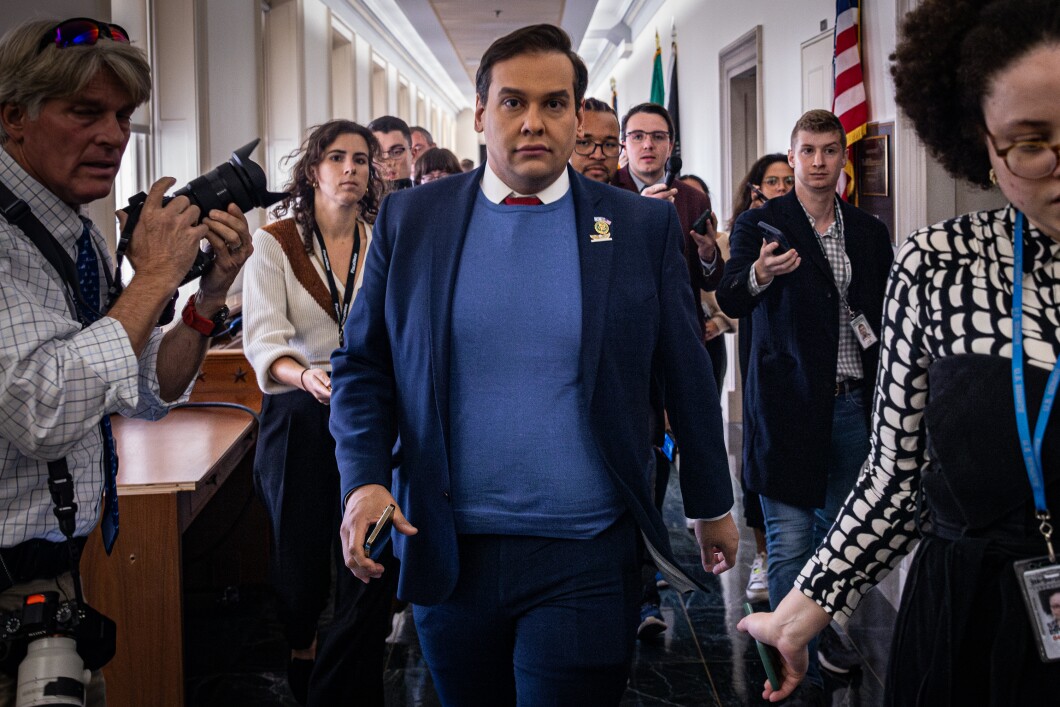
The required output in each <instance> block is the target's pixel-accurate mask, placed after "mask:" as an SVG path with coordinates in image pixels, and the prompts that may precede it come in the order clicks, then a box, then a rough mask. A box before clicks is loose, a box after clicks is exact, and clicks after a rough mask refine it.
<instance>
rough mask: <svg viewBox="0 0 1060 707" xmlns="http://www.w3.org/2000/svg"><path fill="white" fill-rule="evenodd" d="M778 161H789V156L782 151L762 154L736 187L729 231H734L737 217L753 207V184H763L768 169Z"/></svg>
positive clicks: (785, 162)
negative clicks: (751, 187) (751, 186)
mask: <svg viewBox="0 0 1060 707" xmlns="http://www.w3.org/2000/svg"><path fill="white" fill-rule="evenodd" d="M777 162H783V163H784V164H787V163H788V156H787V155H785V154H784V153H782V152H771V153H769V154H768V155H762V156H761V157H759V158H758V160H757V161H755V163H754V164H753V165H751V169H749V170H748V171H747V176H746V177H744V178H743V179H742V180H740V185H739V186H738V187H736V191H735V192H734V193H733V196H732V215H731V216H729V231H732V227H733V224H735V223H736V219H737V218H739V216H740V214H742V213H743V212H744V211H747V210H748V209H749V208H751V189H750V187H749V185H751V184H761V183H762V180H763V179H764V178H765V176H766V170H768V169H769V167H770V165H774V164H776V163H777Z"/></svg>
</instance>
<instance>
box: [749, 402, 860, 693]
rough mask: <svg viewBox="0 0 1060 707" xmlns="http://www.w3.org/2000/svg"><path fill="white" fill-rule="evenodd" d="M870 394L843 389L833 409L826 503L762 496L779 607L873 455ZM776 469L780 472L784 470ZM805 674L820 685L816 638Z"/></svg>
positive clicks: (772, 590) (773, 602) (773, 597)
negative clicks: (808, 503)
mask: <svg viewBox="0 0 1060 707" xmlns="http://www.w3.org/2000/svg"><path fill="white" fill-rule="evenodd" d="M871 399H872V396H871V395H870V394H869V393H868V392H866V391H865V389H858V390H854V391H851V392H849V393H843V394H840V395H839V396H838V397H837V398H836V400H835V411H834V412H833V414H832V445H831V448H830V449H829V454H828V459H827V460H826V462H825V463H827V465H828V486H827V489H826V493H825V504H824V508H803V507H801V506H792V505H789V504H787V503H784V502H782V501H778V500H777V499H775V498H767V497H766V496H762V497H761V498H762V513H763V514H764V515H765V521H766V550H767V552H768V553H769V605H770V607H772V608H773V609H776V608H777V605H778V604H779V603H780V601H781V599H783V598H784V597H785V596H786V595H787V593H788V592H789V591H791V588H792V586H793V585H794V584H795V580H796V579H797V578H798V576H799V572H800V571H801V570H802V568H803V565H805V564H806V563H807V562H808V561H809V559H810V556H811V555H813V552H814V550H815V549H817V546H818V545H820V544H821V541H822V540H824V536H825V535H826V534H827V533H828V529H829V528H831V527H832V523H833V522H834V521H835V519H836V516H838V515H839V509H840V508H841V507H842V506H843V502H844V501H845V500H846V498H847V495H848V494H849V493H850V489H852V488H853V487H854V482H856V481H857V479H858V472H859V471H860V470H861V466H862V464H864V463H865V459H866V458H867V457H868V455H869V429H868V425H867V424H866V419H867V418H866V415H865V407H866V406H867V405H869V404H870V402H871ZM783 471H784V470H783V469H778V470H777V473H783ZM809 651H810V667H809V670H808V671H807V677H808V678H809V680H810V681H811V682H814V683H816V684H818V685H820V684H821V672H820V668H819V666H818V662H817V641H816V640H814V641H812V642H811V643H810V645H809Z"/></svg>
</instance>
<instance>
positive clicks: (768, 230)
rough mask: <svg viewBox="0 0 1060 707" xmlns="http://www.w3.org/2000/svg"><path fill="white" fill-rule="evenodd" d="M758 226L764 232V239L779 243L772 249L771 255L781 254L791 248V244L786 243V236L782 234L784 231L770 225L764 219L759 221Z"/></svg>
mask: <svg viewBox="0 0 1060 707" xmlns="http://www.w3.org/2000/svg"><path fill="white" fill-rule="evenodd" d="M758 227H759V228H760V229H762V232H763V233H764V234H765V239H766V240H767V241H769V242H770V243H778V244H779V245H778V246H777V247H776V249H775V250H774V251H773V255H783V254H784V253H787V252H788V251H789V250H790V249H791V245H789V244H788V237H787V236H785V235H784V232H783V231H781V230H780V229H779V228H776V227H775V226H770V225H769V224H768V223H766V222H765V221H759V222H758Z"/></svg>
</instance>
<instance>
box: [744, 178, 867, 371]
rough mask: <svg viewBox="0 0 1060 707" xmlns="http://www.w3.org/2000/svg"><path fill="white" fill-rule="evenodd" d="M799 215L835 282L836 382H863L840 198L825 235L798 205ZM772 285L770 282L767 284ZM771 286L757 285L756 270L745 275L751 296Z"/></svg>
mask: <svg viewBox="0 0 1060 707" xmlns="http://www.w3.org/2000/svg"><path fill="white" fill-rule="evenodd" d="M799 206H802V212H803V213H804V214H806V218H807V219H808V220H809V222H810V228H812V229H813V232H814V234H815V235H816V236H817V244H818V245H820V246H821V250H822V251H823V252H824V257H825V258H826V259H827V260H828V265H829V266H830V267H831V269H832V279H833V280H834V281H835V286H836V289H837V290H838V291H839V300H840V302H839V305H840V306H839V351H838V354H839V355H838V358H837V361H836V372H835V379H836V382H837V383H838V382H839V381H844V380H849V379H859V380H860V379H861V378H864V372H863V371H862V365H861V344H859V343H858V340H857V337H855V336H854V330H853V329H851V328H850V312H849V306H848V304H847V288H848V287H850V274H851V268H850V258H848V257H847V251H846V239H845V236H844V226H843V212H842V210H841V209H840V208H839V197H836V200H835V205H834V206H835V220H834V221H833V222H832V225H831V226H829V227H828V230H827V231H825V232H824V233H818V232H817V222H816V221H814V218H813V216H810V212H809V211H807V210H806V206H805V205H803V203H802V201H801V200H800V201H799ZM770 282H772V281H770ZM770 282H767V283H766V284H764V285H759V284H758V279H757V278H756V277H755V269H754V268H751V272H750V274H749V275H748V280H747V287H748V290H749V291H750V292H751V294H752V295H756V296H757V295H758V294H760V293H762V292H764V291H765V289H766V288H767V287H769V285H770Z"/></svg>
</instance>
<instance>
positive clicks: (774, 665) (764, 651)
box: [743, 602, 780, 690]
mask: <svg viewBox="0 0 1060 707" xmlns="http://www.w3.org/2000/svg"><path fill="white" fill-rule="evenodd" d="M743 613H744V614H745V615H746V616H750V615H751V614H753V613H754V609H752V608H751V605H750V604H748V603H747V602H744V603H743ZM755 645H756V646H757V647H758V657H759V658H761V660H762V665H763V667H765V669H766V678H768V679H769V684H770V685H772V686H773V689H774V690H779V689H780V655H779V654H778V653H777V649H776V648H774V647H773V646H770V645H768V644H765V643H762V642H761V641H759V640H758V639H757V638H756V639H755Z"/></svg>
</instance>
